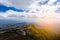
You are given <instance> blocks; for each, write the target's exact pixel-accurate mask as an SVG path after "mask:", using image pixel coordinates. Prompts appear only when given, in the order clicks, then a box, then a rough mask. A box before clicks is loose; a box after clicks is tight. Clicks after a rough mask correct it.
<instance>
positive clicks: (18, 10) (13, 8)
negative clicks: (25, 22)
mask: <svg viewBox="0 0 60 40" xmlns="http://www.w3.org/2000/svg"><path fill="white" fill-rule="evenodd" d="M8 10H13V11H16V12H24V10H23V9H17V8H15V7H7V6H5V5H3V4H0V12H6V11H8Z"/></svg>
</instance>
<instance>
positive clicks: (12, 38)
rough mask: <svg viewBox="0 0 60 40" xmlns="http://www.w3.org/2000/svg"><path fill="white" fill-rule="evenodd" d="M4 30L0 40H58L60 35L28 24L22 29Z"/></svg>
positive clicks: (0, 34)
mask: <svg viewBox="0 0 60 40" xmlns="http://www.w3.org/2000/svg"><path fill="white" fill-rule="evenodd" d="M13 26H16V28H9V29H4V30H5V32H2V33H0V40H60V34H55V33H54V32H52V31H50V30H46V29H38V28H36V27H35V25H34V24H28V25H25V26H24V27H21V26H20V25H19V27H17V25H16V24H15V25H13Z"/></svg>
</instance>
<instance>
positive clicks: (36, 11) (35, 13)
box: [0, 0, 60, 20]
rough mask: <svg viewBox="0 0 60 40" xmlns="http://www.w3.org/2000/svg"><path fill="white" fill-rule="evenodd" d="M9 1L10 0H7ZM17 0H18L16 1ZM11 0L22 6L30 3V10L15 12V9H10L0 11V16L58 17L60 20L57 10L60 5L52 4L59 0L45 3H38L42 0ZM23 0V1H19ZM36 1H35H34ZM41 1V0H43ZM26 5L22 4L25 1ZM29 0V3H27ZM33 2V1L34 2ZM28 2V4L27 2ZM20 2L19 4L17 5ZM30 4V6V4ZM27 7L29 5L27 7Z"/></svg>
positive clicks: (19, 17)
mask: <svg viewBox="0 0 60 40" xmlns="http://www.w3.org/2000/svg"><path fill="white" fill-rule="evenodd" d="M7 1H8V0H7ZM15 1H16V2H15ZM15 1H14V0H10V1H9V2H11V3H12V4H14V5H15V6H18V5H20V4H21V5H20V6H21V7H22V6H23V7H22V8H24V7H26V5H28V9H29V12H15V11H12V10H9V11H7V12H6V13H0V17H3V18H18V19H21V18H23V19H29V18H32V19H36V18H40V19H43V18H48V19H49V18H50V17H51V18H58V20H60V14H59V13H56V12H55V11H56V10H57V9H58V8H59V7H60V5H58V4H57V5H56V6H54V5H52V6H51V4H52V3H53V2H56V1H57V0H53V1H52V0H50V1H48V3H47V4H45V5H41V6H39V5H37V4H38V2H39V1H41V0H38V1H37V0H32V1H29V0H27V1H22V0H18V1H17V0H15ZM19 1H21V2H19ZM33 1H34V2H33ZM43 1H45V0H43ZM43 1H41V2H43ZM22 2H23V3H24V5H25V6H24V5H22V4H23V3H22ZM26 2H28V3H26ZM32 2H33V3H32ZM25 3H26V4H25ZM49 3H51V4H49ZM17 4H18V5H17ZM29 4H30V6H29ZM26 8H27V7H26Z"/></svg>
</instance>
